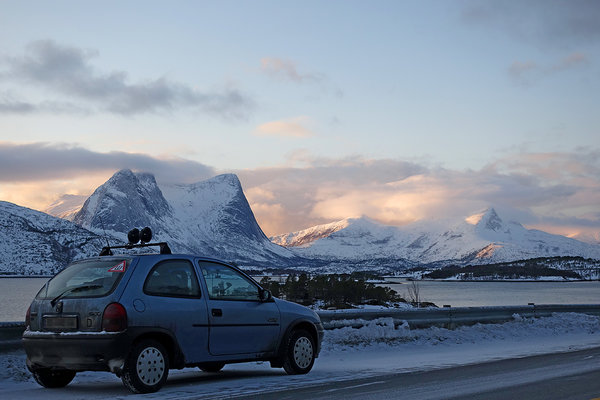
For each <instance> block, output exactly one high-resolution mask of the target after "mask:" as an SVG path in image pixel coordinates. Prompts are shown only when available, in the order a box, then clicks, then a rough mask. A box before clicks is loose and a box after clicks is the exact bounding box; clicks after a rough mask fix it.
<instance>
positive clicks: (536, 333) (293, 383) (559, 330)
mask: <svg viewBox="0 0 600 400" xmlns="http://www.w3.org/2000/svg"><path fill="white" fill-rule="evenodd" d="M597 346H600V317H594V316H588V315H582V314H569V313H561V314H555V315H554V316H552V317H546V318H537V319H531V318H521V317H520V316H519V315H515V316H514V320H513V321H510V322H506V323H504V324H486V325H482V324H477V325H474V326H470V327H466V326H465V327H460V328H458V329H455V330H448V329H442V328H435V327H434V328H428V329H420V330H410V329H408V326H407V325H406V324H405V325H400V326H399V327H398V328H396V329H394V324H393V321H392V320H391V319H389V318H381V319H378V320H374V321H369V322H365V325H364V326H363V327H362V328H359V329H354V328H349V327H346V328H341V329H335V330H331V331H326V333H325V339H324V342H323V350H322V352H321V355H320V357H319V358H318V359H317V361H316V362H315V366H314V369H313V370H312V371H311V372H310V373H309V374H308V375H296V376H288V375H286V374H285V373H284V372H283V370H281V369H271V368H270V367H269V364H268V363H245V364H233V365H228V366H226V367H225V369H224V370H223V372H221V373H217V374H208V373H202V372H199V371H198V370H197V369H192V368H188V369H184V370H182V371H171V373H170V375H169V381H168V382H167V385H166V386H165V387H164V388H163V389H162V390H161V391H160V392H159V393H157V394H152V395H144V397H143V398H145V399H186V398H187V399H190V398H200V399H202V398H207V399H208V398H226V397H230V396H235V395H241V394H246V395H248V394H252V393H259V392H265V391H274V390H281V389H284V388H294V387H299V386H306V385H307V384H318V383H324V382H331V381H339V380H352V379H357V378H366V377H372V376H378V375H384V374H391V373H401V372H409V371H422V370H432V369H438V368H446V367H452V366H457V365H465V364H474V363H481V362H485V361H492V360H500V359H507V358H515V357H525V356H529V355H537V354H548V353H556V352H565V351H573V350H579V349H584V348H590V347H597ZM24 364H25V356H24V355H23V354H22V353H21V352H15V353H10V354H1V355H0V383H1V385H0V398H2V399H13V398H15V399H17V398H24V397H26V398H28V399H38V398H39V399H42V398H43V399H45V400H52V399H78V398H85V399H87V400H91V399H100V398H107V397H112V398H115V399H120V398H125V397H130V396H131V395H130V394H129V392H128V391H127V390H126V389H125V388H124V387H123V385H122V384H121V382H120V380H119V379H118V378H116V377H115V376H113V375H112V374H109V373H101V372H96V373H94V372H85V373H80V374H78V375H77V377H76V378H75V380H74V381H73V383H71V384H70V385H69V386H68V387H67V388H65V389H55V390H48V389H42V388H41V387H39V386H37V384H36V383H35V382H34V381H33V379H32V378H31V377H30V375H29V373H28V372H27V370H26V368H25V366H24ZM134 397H135V396H134Z"/></svg>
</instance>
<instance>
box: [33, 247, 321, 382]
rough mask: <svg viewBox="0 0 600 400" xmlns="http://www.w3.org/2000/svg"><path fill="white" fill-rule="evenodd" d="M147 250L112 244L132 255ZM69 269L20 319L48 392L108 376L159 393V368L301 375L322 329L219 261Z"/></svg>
mask: <svg viewBox="0 0 600 400" xmlns="http://www.w3.org/2000/svg"><path fill="white" fill-rule="evenodd" d="M148 245H150V244H142V245H139V244H138V245H132V244H129V245H127V246H118V247H127V248H131V247H140V246H148ZM155 245H159V246H160V248H161V254H151V255H117V256H115V255H109V254H111V253H112V251H111V249H114V248H115V247H112V248H105V249H103V252H102V253H101V254H106V255H103V256H99V257H94V258H89V259H85V260H81V261H77V262H74V263H72V264H71V265H69V266H68V267H66V268H65V269H64V270H63V271H62V272H60V273H59V274H57V275H56V276H55V277H54V278H52V279H51V280H50V281H48V283H46V285H44V287H43V288H42V289H41V290H40V291H39V293H38V294H37V296H36V297H35V299H34V300H33V302H32V303H31V306H30V307H29V310H28V311H27V316H26V324H27V328H26V331H25V332H24V334H23V344H24V347H25V351H26V353H27V366H28V368H29V370H30V371H31V372H32V373H33V376H34V378H35V380H36V381H37V382H38V383H39V384H40V385H42V386H44V387H48V388H56V387H63V386H66V385H68V384H69V382H71V380H72V379H73V378H74V376H75V374H76V373H77V372H79V371H111V372H113V373H115V374H116V375H117V376H120V377H121V379H122V381H123V383H124V385H125V386H126V387H127V388H129V389H130V390H131V391H132V392H135V393H148V392H155V391H157V390H159V389H160V388H161V387H162V386H163V385H164V383H165V382H166V380H167V376H168V372H169V369H173V368H174V369H181V368H184V367H199V368H200V369H201V370H203V371H209V372H217V371H219V370H220V369H221V368H223V366H224V365H225V364H228V363H239V362H248V361H269V362H270V363H271V366H272V367H275V368H281V367H283V368H284V369H285V371H286V372H287V373H289V374H305V373H308V372H309V371H310V370H311V368H312V366H313V363H314V361H315V358H316V357H317V356H318V354H319V350H320V346H321V340H322V338H323V326H322V324H321V321H320V319H319V317H318V315H317V314H316V313H315V312H314V311H312V310H310V309H308V308H306V307H303V306H301V305H298V304H295V303H291V302H287V301H284V300H280V299H277V298H274V297H272V296H271V294H270V292H269V291H268V290H265V289H263V288H262V287H261V286H260V285H259V284H258V283H257V282H256V281H255V280H253V279H252V278H251V277H250V276H248V275H247V274H245V273H244V272H243V271H241V270H240V269H238V268H236V267H234V266H232V265H229V264H227V263H225V262H223V261H219V260H215V259H210V258H205V257H201V256H194V255H186V254H170V250H169V248H168V246H167V245H166V243H159V244H155Z"/></svg>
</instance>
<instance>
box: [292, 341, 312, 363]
mask: <svg viewBox="0 0 600 400" xmlns="http://www.w3.org/2000/svg"><path fill="white" fill-rule="evenodd" d="M312 357H313V347H312V343H311V342H310V340H308V338H306V337H304V336H303V337H301V338H298V340H296V343H295V344H294V361H295V362H296V365H298V366H299V367H300V368H302V369H304V368H308V366H309V365H310V363H311V361H312Z"/></svg>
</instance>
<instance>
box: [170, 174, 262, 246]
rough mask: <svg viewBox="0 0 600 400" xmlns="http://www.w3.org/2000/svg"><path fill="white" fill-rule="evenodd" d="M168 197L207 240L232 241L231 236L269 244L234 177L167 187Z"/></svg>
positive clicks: (183, 217)
mask: <svg viewBox="0 0 600 400" xmlns="http://www.w3.org/2000/svg"><path fill="white" fill-rule="evenodd" d="M163 190H164V194H165V197H166V199H167V200H168V202H169V204H171V205H172V206H173V209H174V212H175V214H176V217H177V218H179V219H180V220H181V221H182V222H186V223H187V224H189V225H190V226H194V229H196V230H197V231H199V232H201V234H202V235H203V236H206V235H210V236H211V237H213V238H217V237H218V238H222V240H225V241H227V240H229V238H228V236H229V235H230V233H231V232H236V234H237V235H238V236H239V235H242V236H244V237H246V238H248V239H254V240H259V241H266V240H267V237H266V236H265V234H264V233H263V231H262V229H261V228H260V226H259V225H258V223H257V222H256V219H255V217H254V213H253V212H252V209H251V208H250V204H248V200H247V199H246V196H245V195H244V191H243V190H242V185H241V183H240V181H239V179H238V177H237V176H236V175H234V174H224V175H218V176H215V177H213V178H211V179H208V180H206V181H202V182H197V183H194V184H191V185H184V184H179V185H165V186H163Z"/></svg>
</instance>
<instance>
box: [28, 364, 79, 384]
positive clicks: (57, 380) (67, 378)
mask: <svg viewBox="0 0 600 400" xmlns="http://www.w3.org/2000/svg"><path fill="white" fill-rule="evenodd" d="M33 378H34V379H35V381H36V382H37V383H39V384H40V385H41V386H43V387H45V388H49V389H54V388H61V387H65V386H67V385H68V384H69V383H70V382H71V381H72V380H73V378H75V371H69V370H66V369H59V370H51V369H49V368H40V369H36V370H34V371H33Z"/></svg>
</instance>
